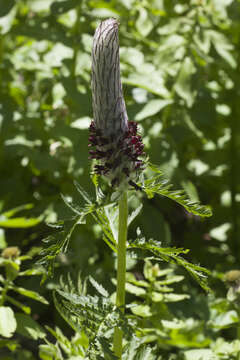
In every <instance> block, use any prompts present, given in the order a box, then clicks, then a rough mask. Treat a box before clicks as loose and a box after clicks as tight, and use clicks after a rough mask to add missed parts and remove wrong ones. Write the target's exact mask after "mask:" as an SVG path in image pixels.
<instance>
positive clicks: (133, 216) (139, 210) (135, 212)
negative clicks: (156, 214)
mask: <svg viewBox="0 0 240 360" xmlns="http://www.w3.org/2000/svg"><path fill="white" fill-rule="evenodd" d="M142 208H143V205H142V204H140V205H139V206H138V207H137V208H136V209H135V210H134V211H133V212H132V213H131V214H130V215H129V216H128V226H129V225H130V224H131V223H132V222H133V220H134V219H135V218H136V217H137V216H138V215H139V214H140V212H141V210H142Z"/></svg>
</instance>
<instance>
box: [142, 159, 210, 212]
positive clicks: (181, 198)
mask: <svg viewBox="0 0 240 360" xmlns="http://www.w3.org/2000/svg"><path fill="white" fill-rule="evenodd" d="M149 168H150V169H151V170H153V172H155V173H156V174H157V175H155V176H152V177H150V178H147V179H146V180H145V181H144V184H143V186H142V184H141V183H139V186H142V189H143V191H145V192H146V194H147V196H148V198H152V197H153V196H154V194H159V195H162V196H165V197H168V198H169V199H171V200H173V201H176V202H177V203H178V204H180V205H182V206H183V207H184V208H185V209H186V210H187V211H188V212H190V213H192V214H194V215H198V216H201V217H209V216H212V212H211V210H210V208H209V207H208V206H203V205H200V204H199V202H197V201H191V200H190V199H188V197H187V195H186V194H185V193H184V191H183V190H174V191H173V190H171V188H172V185H171V184H167V181H166V180H164V179H163V176H162V172H161V171H158V170H157V169H156V168H154V167H152V165H151V164H149Z"/></svg>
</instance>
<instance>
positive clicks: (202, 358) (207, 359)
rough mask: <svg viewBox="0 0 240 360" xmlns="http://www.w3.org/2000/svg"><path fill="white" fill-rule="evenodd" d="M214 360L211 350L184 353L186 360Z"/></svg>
mask: <svg viewBox="0 0 240 360" xmlns="http://www.w3.org/2000/svg"><path fill="white" fill-rule="evenodd" d="M214 359H215V357H214V354H213V352H212V350H210V349H200V350H187V351H184V360H214ZM216 360H217V359H216Z"/></svg>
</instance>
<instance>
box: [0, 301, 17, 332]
mask: <svg viewBox="0 0 240 360" xmlns="http://www.w3.org/2000/svg"><path fill="white" fill-rule="evenodd" d="M16 328H17V322H16V319H15V316H14V312H13V311H12V309H11V308H10V307H8V306H0V335H2V336H4V337H7V338H9V337H11V336H12V335H13V333H14V332H15V330H16Z"/></svg>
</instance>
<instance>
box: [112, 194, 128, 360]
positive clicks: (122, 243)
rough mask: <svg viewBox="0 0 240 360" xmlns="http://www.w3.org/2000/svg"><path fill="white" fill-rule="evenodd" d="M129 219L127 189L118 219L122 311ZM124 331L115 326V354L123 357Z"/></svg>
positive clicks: (118, 260) (118, 280)
mask: <svg viewBox="0 0 240 360" xmlns="http://www.w3.org/2000/svg"><path fill="white" fill-rule="evenodd" d="M127 219H128V204H127V192H126V191H125V192H124V193H123V194H122V196H121V198H120V200H119V221H118V247H117V296H116V306H117V307H119V308H120V310H121V311H122V313H124V311H125V283H126V243H127ZM122 340H123V333H122V330H120V329H119V328H115V331H114V340H113V350H114V353H115V355H116V356H117V357H118V358H119V359H120V360H121V359H122Z"/></svg>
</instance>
